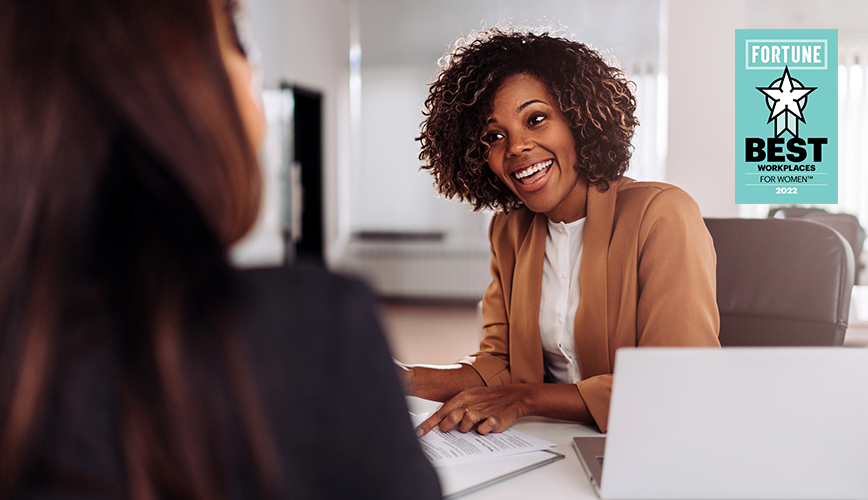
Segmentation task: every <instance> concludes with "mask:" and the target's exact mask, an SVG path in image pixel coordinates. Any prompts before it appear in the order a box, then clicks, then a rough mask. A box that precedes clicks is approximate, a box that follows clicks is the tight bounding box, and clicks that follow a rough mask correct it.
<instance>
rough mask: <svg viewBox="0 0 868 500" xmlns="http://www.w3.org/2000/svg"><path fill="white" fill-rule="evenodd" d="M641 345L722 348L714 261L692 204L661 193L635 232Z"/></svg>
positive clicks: (678, 194) (675, 193)
mask: <svg viewBox="0 0 868 500" xmlns="http://www.w3.org/2000/svg"><path fill="white" fill-rule="evenodd" d="M639 249H640V250H639V262H638V264H639V269H638V286H639V289H638V295H639V301H638V305H637V310H636V336H637V339H636V340H637V345H639V346H670V347H683V346H693V347H720V342H719V341H718V339H717V336H718V333H719V331H720V315H719V313H718V309H717V282H716V266H717V257H716V254H715V252H714V243H713V241H712V239H711V235H710V234H709V233H708V229H706V227H705V222H703V220H702V216H701V215H700V213H699V207H698V206H697V205H696V202H695V201H693V199H692V198H691V197H690V196H689V195H688V194H687V193H685V192H684V191H682V190H681V189H677V188H673V189H667V190H664V191H661V192H660V193H659V194H658V195H657V196H655V197H654V198H653V199H652V200H651V202H650V203H649V205H648V209H647V211H646V216H645V218H644V219H643V221H642V224H641V225H640V227H639Z"/></svg>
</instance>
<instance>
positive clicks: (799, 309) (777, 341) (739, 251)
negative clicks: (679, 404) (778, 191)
mask: <svg viewBox="0 0 868 500" xmlns="http://www.w3.org/2000/svg"><path fill="white" fill-rule="evenodd" d="M705 225H706V227H708V231H709V232H710V233H711V237H712V238H713V239H714V248H715V250H716V251H717V305H718V308H719V310H720V343H721V345H723V346H774V345H777V346H781V345H794V346H795V345H829V346H840V345H842V344H843V343H844V333H845V331H846V329H847V318H848V315H849V309H850V291H851V289H852V287H853V278H854V262H853V251H852V249H851V248H850V245H849V243H847V241H846V240H845V239H844V238H843V237H842V236H841V235H840V234H839V233H838V232H836V231H835V230H833V229H832V228H830V227H828V226H826V225H824V224H821V223H818V222H814V221H811V220H807V219H705Z"/></svg>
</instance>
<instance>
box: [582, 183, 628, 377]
mask: <svg viewBox="0 0 868 500" xmlns="http://www.w3.org/2000/svg"><path fill="white" fill-rule="evenodd" d="M621 182H622V181H617V182H612V183H610V185H609V189H608V190H606V191H605V192H602V193H601V192H600V191H598V190H597V188H596V187H594V186H593V185H591V186H589V187H588V219H587V221H586V222H585V234H584V242H583V248H582V263H581V265H580V267H579V283H580V284H581V287H582V297H581V299H580V300H579V306H578V308H577V310H576V319H575V324H574V336H575V339H576V347H577V351H578V355H579V367H580V368H581V371H582V378H583V379H586V378H589V377H593V376H595V375H600V374H606V373H612V371H611V369H610V368H611V367H610V366H609V333H608V328H607V325H608V312H607V307H606V293H607V290H606V285H607V276H606V274H607V273H606V270H607V268H608V260H609V240H610V238H611V236H612V228H613V225H614V220H615V201H616V200H617V193H618V188H619V187H620V185H621Z"/></svg>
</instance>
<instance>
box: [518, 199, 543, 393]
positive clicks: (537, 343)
mask: <svg viewBox="0 0 868 500" xmlns="http://www.w3.org/2000/svg"><path fill="white" fill-rule="evenodd" d="M547 230H548V226H547V225H546V216H545V215H543V214H535V215H534V218H533V220H532V221H531V224H530V227H529V228H528V232H527V235H526V236H525V237H524V238H523V239H522V241H521V246H520V247H519V249H518V255H516V260H515V261H516V266H515V281H514V282H513V284H512V304H511V308H512V310H513V311H519V310H520V311H523V313H522V314H513V318H515V323H514V324H513V325H511V326H510V340H509V343H510V348H509V352H510V358H511V359H510V366H511V374H512V382H513V383H540V382H542V381H543V378H544V376H545V370H544V367H543V354H542V340H541V339H540V331H539V303H540V298H541V293H542V274H543V259H544V258H545V249H546V231H547Z"/></svg>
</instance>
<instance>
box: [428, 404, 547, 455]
mask: <svg viewBox="0 0 868 500" xmlns="http://www.w3.org/2000/svg"><path fill="white" fill-rule="evenodd" d="M430 415H431V414H430V413H424V414H421V415H412V414H411V420H412V421H413V425H414V426H417V425H419V424H421V423H422V422H423V421H424V420H425V419H426V418H428V417H429V416H430ZM419 444H420V446H421V447H422V451H423V452H424V453H425V455H426V456H427V457H428V460H430V461H431V464H433V465H434V467H442V466H444V465H453V464H458V463H464V462H472V461H476V460H483V459H489V458H495V457H503V456H507V455H515V454H518V453H527V452H530V451H539V450H548V449H554V448H555V443H552V442H550V441H546V440H545V439H540V438H538V437H534V436H531V435H530V434H525V433H523V432H521V431H517V430H515V429H507V430H505V431H503V432H499V433H495V432H491V433H489V434H486V435H484V436H483V435H482V434H480V433H478V432H476V430H471V431H470V432H466V433H464V432H459V431H458V430H456V429H452V430H451V431H449V432H441V431H440V429H438V428H436V427H435V428H434V429H432V430H431V432H429V433H428V434H426V435H424V436H423V437H422V438H420V439H419Z"/></svg>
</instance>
